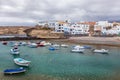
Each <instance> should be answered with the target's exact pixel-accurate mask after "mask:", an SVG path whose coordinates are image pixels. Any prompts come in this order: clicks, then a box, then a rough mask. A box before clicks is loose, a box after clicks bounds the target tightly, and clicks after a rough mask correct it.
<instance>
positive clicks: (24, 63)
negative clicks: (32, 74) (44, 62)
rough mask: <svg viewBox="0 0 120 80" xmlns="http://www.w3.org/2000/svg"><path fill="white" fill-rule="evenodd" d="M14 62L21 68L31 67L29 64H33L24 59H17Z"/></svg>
mask: <svg viewBox="0 0 120 80" xmlns="http://www.w3.org/2000/svg"><path fill="white" fill-rule="evenodd" d="M14 62H15V63H16V64H17V65H19V66H29V64H30V63H31V61H28V60H25V59H22V58H15V59H14Z"/></svg>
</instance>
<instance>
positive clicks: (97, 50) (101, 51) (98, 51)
mask: <svg viewBox="0 0 120 80" xmlns="http://www.w3.org/2000/svg"><path fill="white" fill-rule="evenodd" d="M93 52H94V53H108V50H106V49H94V50H93Z"/></svg>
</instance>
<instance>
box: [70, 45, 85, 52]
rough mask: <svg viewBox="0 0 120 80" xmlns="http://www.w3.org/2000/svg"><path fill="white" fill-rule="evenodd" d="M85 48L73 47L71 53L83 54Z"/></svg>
mask: <svg viewBox="0 0 120 80" xmlns="http://www.w3.org/2000/svg"><path fill="white" fill-rule="evenodd" d="M84 50H85V49H84V48H83V47H81V46H75V47H73V49H72V50H71V52H77V53H83V52H84Z"/></svg>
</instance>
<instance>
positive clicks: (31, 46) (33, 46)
mask: <svg viewBox="0 0 120 80" xmlns="http://www.w3.org/2000/svg"><path fill="white" fill-rule="evenodd" d="M37 46H38V45H37V44H36V43H30V44H29V45H28V47H30V48H37Z"/></svg>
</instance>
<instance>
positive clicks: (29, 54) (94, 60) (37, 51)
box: [0, 43, 120, 80]
mask: <svg viewBox="0 0 120 80" xmlns="http://www.w3.org/2000/svg"><path fill="white" fill-rule="evenodd" d="M73 45H74V44H70V45H69V47H68V48H63V47H61V48H60V49H59V50H55V51H50V50H49V49H48V48H49V46H46V47H38V48H29V47H28V46H19V50H20V55H16V56H14V55H12V54H10V49H11V48H12V47H10V46H9V45H2V44H1V43H0V72H1V73H0V80H120V47H111V46H98V45H97V46H92V48H97V49H100V48H104V49H109V54H100V53H93V52H92V50H91V49H86V50H85V52H84V53H71V52H70V51H71V48H72V46H73ZM16 57H21V58H24V59H26V60H30V61H31V64H30V66H29V67H25V69H26V70H27V71H26V72H25V73H24V74H18V75H4V74H3V70H5V69H9V68H19V66H18V65H16V64H15V63H14V61H13V59H14V58H16Z"/></svg>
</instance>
